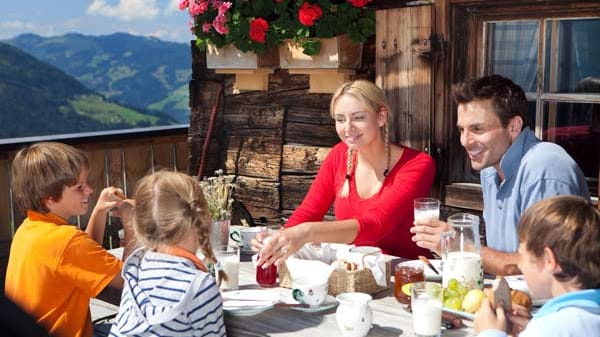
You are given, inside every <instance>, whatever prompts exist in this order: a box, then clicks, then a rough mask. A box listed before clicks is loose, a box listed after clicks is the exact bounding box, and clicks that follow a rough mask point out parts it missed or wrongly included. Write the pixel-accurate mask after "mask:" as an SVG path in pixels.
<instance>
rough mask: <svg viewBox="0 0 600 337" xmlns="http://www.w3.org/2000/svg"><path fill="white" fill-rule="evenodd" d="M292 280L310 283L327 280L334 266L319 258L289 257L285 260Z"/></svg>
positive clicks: (319, 282)
mask: <svg viewBox="0 0 600 337" xmlns="http://www.w3.org/2000/svg"><path fill="white" fill-rule="evenodd" d="M285 265H286V266H287V269H288V271H289V272H290V276H291V277H292V282H294V281H299V280H302V281H303V282H306V283H311V284H322V283H325V282H328V280H329V276H331V273H333V270H334V269H335V267H334V266H332V265H330V264H327V263H325V262H323V261H319V260H306V259H299V258H295V257H290V258H288V259H287V260H286V261H285Z"/></svg>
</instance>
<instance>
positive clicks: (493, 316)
mask: <svg viewBox="0 0 600 337" xmlns="http://www.w3.org/2000/svg"><path fill="white" fill-rule="evenodd" d="M473 322H474V324H475V332H476V333H480V332H481V331H483V330H490V329H494V330H500V331H504V332H506V315H505V314H504V308H503V306H501V305H498V307H497V308H496V310H495V311H494V308H493V307H492V304H491V303H490V301H489V300H488V299H487V298H486V299H484V300H483V302H481V306H480V307H479V310H477V312H476V313H475V320H474V321H473Z"/></svg>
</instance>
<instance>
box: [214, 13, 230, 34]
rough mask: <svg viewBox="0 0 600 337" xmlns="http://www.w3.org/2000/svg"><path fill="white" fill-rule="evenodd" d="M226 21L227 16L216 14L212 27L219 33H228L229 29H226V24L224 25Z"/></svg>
mask: <svg viewBox="0 0 600 337" xmlns="http://www.w3.org/2000/svg"><path fill="white" fill-rule="evenodd" d="M226 23H227V18H226V17H225V15H217V16H216V17H215V19H214V20H213V23H212V25H213V27H214V28H215V30H216V31H217V33H219V34H221V35H225V34H227V33H229V29H227V26H226V25H225V24H226Z"/></svg>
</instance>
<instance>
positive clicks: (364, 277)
mask: <svg viewBox="0 0 600 337" xmlns="http://www.w3.org/2000/svg"><path fill="white" fill-rule="evenodd" d="M278 270H279V286H280V287H283V288H292V277H291V275H290V272H289V270H288V268H287V266H286V264H285V263H282V264H280V265H279V267H278ZM390 273H391V267H390V261H389V260H387V261H386V263H385V283H386V285H385V286H383V287H382V286H379V285H378V284H377V282H375V278H374V277H373V273H372V272H371V270H370V269H359V270H355V271H346V270H344V269H335V270H334V271H333V273H331V276H329V288H328V289H329V290H328V291H327V293H328V294H329V295H333V296H336V295H338V294H341V293H344V292H360V293H367V294H375V293H378V292H380V291H382V290H386V289H388V288H389V287H390V275H391V274H390Z"/></svg>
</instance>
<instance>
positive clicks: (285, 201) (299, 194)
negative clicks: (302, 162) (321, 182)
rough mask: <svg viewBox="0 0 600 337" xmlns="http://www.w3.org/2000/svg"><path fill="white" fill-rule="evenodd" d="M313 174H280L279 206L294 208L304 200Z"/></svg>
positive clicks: (313, 177)
mask: <svg viewBox="0 0 600 337" xmlns="http://www.w3.org/2000/svg"><path fill="white" fill-rule="evenodd" d="M314 179H315V176H313V175H304V176H298V175H282V176H281V208H282V209H296V207H298V206H299V205H300V203H302V200H304V196H306V193H307V192H308V189H309V188H310V185H311V184H312V182H313V180H314Z"/></svg>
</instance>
